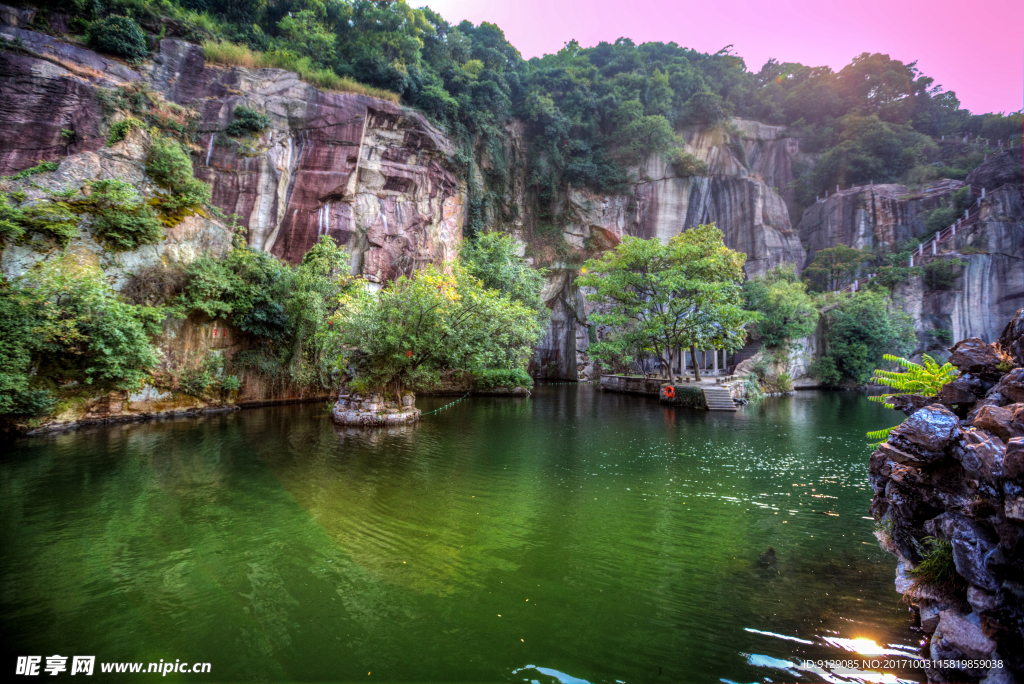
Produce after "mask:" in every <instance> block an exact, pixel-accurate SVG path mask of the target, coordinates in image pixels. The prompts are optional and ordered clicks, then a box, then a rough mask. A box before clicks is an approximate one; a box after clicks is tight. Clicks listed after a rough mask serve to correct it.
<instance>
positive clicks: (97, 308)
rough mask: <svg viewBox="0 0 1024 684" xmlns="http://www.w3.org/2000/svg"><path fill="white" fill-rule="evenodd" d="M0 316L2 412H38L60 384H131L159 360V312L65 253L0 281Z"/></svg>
mask: <svg viewBox="0 0 1024 684" xmlns="http://www.w3.org/2000/svg"><path fill="white" fill-rule="evenodd" d="M0 318H3V320H4V325H3V326H0V371H2V372H0V414H14V415H38V414H40V413H46V412H49V411H51V410H52V409H53V408H54V405H55V403H54V402H55V397H56V396H57V395H59V394H60V393H61V392H62V390H60V389H58V388H62V387H65V386H70V387H72V388H73V387H75V386H76V385H77V386H81V385H89V386H94V387H98V388H101V389H107V390H109V389H126V390H127V389H136V388H137V387H138V386H139V385H140V384H141V383H142V381H143V380H145V379H146V378H147V372H148V370H149V369H150V368H152V367H153V366H154V364H156V362H157V352H156V349H155V348H154V347H153V345H152V344H151V343H150V337H151V336H152V335H154V334H155V333H156V332H158V330H159V323H160V321H162V320H163V312H162V311H161V310H160V309H156V308H153V307H148V306H133V305H131V304H128V303H127V302H125V301H123V300H122V299H121V298H120V296H119V295H118V294H117V293H116V292H114V291H113V289H111V287H110V286H109V285H108V284H107V282H106V281H105V280H104V278H103V276H102V273H101V272H100V271H99V269H98V268H94V267H89V266H83V265H81V264H78V263H76V262H75V261H74V259H73V258H72V257H71V256H65V257H62V258H61V259H57V260H55V261H52V262H45V263H44V264H42V265H41V266H40V267H39V268H37V269H33V270H32V271H30V272H29V273H28V274H26V275H25V276H23V277H21V278H18V279H16V280H14V281H4V282H3V283H2V284H0ZM70 391H74V390H73V389H72V390H70ZM90 391H95V390H90Z"/></svg>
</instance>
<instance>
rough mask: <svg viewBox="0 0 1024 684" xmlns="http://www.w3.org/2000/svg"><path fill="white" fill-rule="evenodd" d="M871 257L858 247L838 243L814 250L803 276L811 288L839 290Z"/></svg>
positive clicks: (855, 275)
mask: <svg viewBox="0 0 1024 684" xmlns="http://www.w3.org/2000/svg"><path fill="white" fill-rule="evenodd" d="M870 258H871V255H870V254H867V253H865V252H863V251H861V250H859V249H854V248H852V247H847V246H846V245H844V244H838V245H836V246H835V247H830V248H828V249H821V250H818V251H817V252H815V254H814V260H813V261H811V263H810V264H808V265H807V268H805V269H804V272H803V276H804V278H805V279H806V280H807V282H808V285H809V286H810V288H811V289H812V290H815V291H818V292H821V291H827V290H839V289H841V288H843V287H846V286H847V285H849V284H850V283H852V282H853V281H854V280H856V278H857V271H858V270H859V269H860V267H861V266H862V265H863V264H864V263H865V262H867V261H868V260H869V259H870Z"/></svg>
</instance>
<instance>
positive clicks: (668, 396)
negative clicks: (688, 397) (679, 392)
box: [665, 385, 676, 399]
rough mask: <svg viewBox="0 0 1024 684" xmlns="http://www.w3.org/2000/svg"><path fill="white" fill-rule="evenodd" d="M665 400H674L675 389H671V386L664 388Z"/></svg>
mask: <svg viewBox="0 0 1024 684" xmlns="http://www.w3.org/2000/svg"><path fill="white" fill-rule="evenodd" d="M665 398H666V399H675V398H676V388H675V387H673V386H672V385H668V386H667V387H666V388H665Z"/></svg>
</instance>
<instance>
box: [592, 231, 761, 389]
mask: <svg viewBox="0 0 1024 684" xmlns="http://www.w3.org/2000/svg"><path fill="white" fill-rule="evenodd" d="M722 238H723V236H722V231H720V230H719V229H718V228H716V227H715V225H714V224H709V225H701V226H698V227H696V228H691V229H690V230H688V231H686V232H684V233H681V234H679V235H677V236H675V237H673V238H672V239H671V240H669V241H668V243H662V242H661V240H659V239H657V238H652V239H650V240H643V239H641V238H636V237H625V238H623V240H622V242H621V243H620V244H619V245H618V246H617V247H616V248H615V249H614V250H611V251H609V252H606V253H605V254H604V255H602V256H601V257H600V258H597V259H591V260H590V261H588V262H587V263H586V264H584V266H583V269H582V273H583V275H582V276H581V277H580V278H579V279H578V280H577V283H578V284H579V285H580V286H581V287H588V288H593V289H594V290H595V292H594V293H592V294H589V295H587V297H588V299H590V300H591V301H594V302H600V303H601V304H603V305H605V306H604V308H603V309H602V312H600V313H594V314H592V315H591V316H590V319H591V320H592V321H593V322H594V323H596V324H597V325H598V326H604V327H605V328H606V329H608V330H609V331H610V332H609V333H608V334H607V335H605V336H604V339H601V340H599V341H598V342H596V343H595V344H592V345H591V346H590V348H589V352H590V354H591V356H593V357H594V358H596V359H598V360H600V361H602V362H611V361H613V360H615V359H620V360H622V361H624V362H627V363H628V362H629V361H631V360H632V354H634V353H635V351H636V350H642V351H645V352H649V353H653V354H654V355H655V356H657V358H658V360H659V362H660V363H661V366H662V368H663V369H664V371H665V374H666V377H667V378H668V380H669V382H673V381H674V380H675V376H674V375H673V372H672V352H671V350H672V349H676V348H684V349H685V348H689V349H690V350H691V352H692V353H694V354H696V350H697V348H698V347H700V348H702V349H709V348H711V349H722V348H725V349H738V348H739V347H741V346H742V345H743V341H744V339H745V337H746V330H745V326H746V325H747V324H748V323H750V322H752V321H753V320H754V317H755V314H753V313H752V312H749V311H745V310H744V309H743V308H742V306H741V297H740V283H741V282H742V281H743V263H744V261H745V260H746V255H745V254H742V253H739V252H735V251H733V250H731V249H729V248H728V247H726V246H725V244H724V242H723V239H722ZM694 370H695V371H696V377H697V380H700V370H699V369H697V368H695V369H694Z"/></svg>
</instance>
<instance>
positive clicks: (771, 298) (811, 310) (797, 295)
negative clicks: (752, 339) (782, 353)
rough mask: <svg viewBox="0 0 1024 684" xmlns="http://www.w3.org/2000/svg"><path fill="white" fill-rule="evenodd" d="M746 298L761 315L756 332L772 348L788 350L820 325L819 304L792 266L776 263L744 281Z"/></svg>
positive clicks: (756, 325)
mask: <svg viewBox="0 0 1024 684" xmlns="http://www.w3.org/2000/svg"><path fill="white" fill-rule="evenodd" d="M743 300H744V305H745V306H746V308H747V309H748V310H750V311H756V312H757V313H758V314H759V317H758V319H757V321H756V322H755V323H754V326H755V327H754V331H755V332H756V334H757V336H758V337H760V338H761V339H762V340H763V341H764V344H765V346H766V347H768V348H769V349H788V348H789V347H791V346H793V345H794V344H795V343H794V340H798V339H800V338H801V337H807V336H808V335H810V334H811V333H813V332H814V330H815V329H816V328H817V327H818V316H819V314H818V307H816V306H815V305H814V302H813V301H812V299H811V297H810V295H808V294H807V285H806V284H805V283H802V282H800V280H799V279H798V278H797V275H796V271H795V270H794V269H793V268H792V267H788V268H787V267H786V266H776V267H775V268H774V269H773V270H771V271H769V272H768V273H766V274H765V275H764V276H763V277H761V278H755V279H753V280H748V281H747V282H745V283H743Z"/></svg>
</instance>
